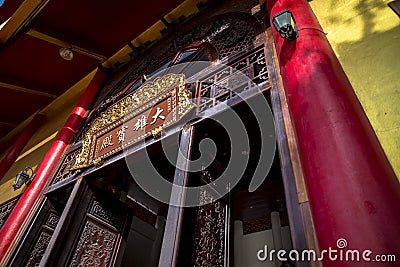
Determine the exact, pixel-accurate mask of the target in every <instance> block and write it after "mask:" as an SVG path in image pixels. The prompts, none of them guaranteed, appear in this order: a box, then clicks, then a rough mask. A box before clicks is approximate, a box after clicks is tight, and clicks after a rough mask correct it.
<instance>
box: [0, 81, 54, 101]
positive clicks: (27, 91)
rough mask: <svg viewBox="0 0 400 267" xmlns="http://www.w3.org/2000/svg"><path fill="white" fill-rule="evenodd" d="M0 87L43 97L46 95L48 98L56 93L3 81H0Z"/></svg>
mask: <svg viewBox="0 0 400 267" xmlns="http://www.w3.org/2000/svg"><path fill="white" fill-rule="evenodd" d="M0 87H3V88H7V89H10V90H14V91H19V92H24V93H28V94H32V95H38V96H44V97H48V98H52V99H54V98H56V95H53V94H49V93H45V92H41V91H38V90H32V89H28V88H24V87H21V86H16V85H12V84H8V83H3V82H0Z"/></svg>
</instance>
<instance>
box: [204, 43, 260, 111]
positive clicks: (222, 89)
mask: <svg viewBox="0 0 400 267" xmlns="http://www.w3.org/2000/svg"><path fill="white" fill-rule="evenodd" d="M199 80H200V81H201V88H200V97H201V98H200V99H199V103H198V105H199V107H198V111H199V112H202V111H204V110H206V109H208V108H211V107H213V106H214V105H215V104H217V103H218V102H223V101H225V100H227V99H229V98H232V97H234V96H236V95H237V94H239V93H241V92H243V91H246V90H248V89H250V88H252V87H254V86H255V85H261V84H263V83H264V82H267V81H268V72H267V65H266V60H265V54H264V47H260V48H258V49H257V50H255V51H252V52H250V53H248V54H246V55H244V56H243V57H241V58H239V59H237V60H235V61H233V62H230V63H229V66H226V67H225V68H222V69H219V70H218V71H215V72H212V73H207V74H206V75H204V77H199ZM260 89H261V88H260ZM215 100H218V101H215Z"/></svg>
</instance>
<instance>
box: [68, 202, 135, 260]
mask: <svg viewBox="0 0 400 267" xmlns="http://www.w3.org/2000/svg"><path fill="white" fill-rule="evenodd" d="M126 215H127V214H126V212H124V211H123V210H121V209H119V208H115V207H113V206H110V205H105V204H104V203H103V202H101V201H99V200H96V199H93V200H92V202H91V204H90V207H89V209H88V211H87V214H86V217H85V219H84V225H83V228H82V230H81V232H80V234H79V236H78V237H77V242H76V245H75V247H74V248H73V251H72V254H71V259H70V261H69V264H68V266H113V265H114V262H115V258H116V255H117V253H118V248H119V243H120V242H121V233H122V231H123V228H124V224H125V221H126V219H127V216H126Z"/></svg>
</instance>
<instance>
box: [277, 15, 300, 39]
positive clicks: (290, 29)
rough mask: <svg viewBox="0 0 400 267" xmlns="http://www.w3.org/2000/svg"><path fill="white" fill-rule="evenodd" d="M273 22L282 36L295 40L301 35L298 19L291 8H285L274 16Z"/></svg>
mask: <svg viewBox="0 0 400 267" xmlns="http://www.w3.org/2000/svg"><path fill="white" fill-rule="evenodd" d="M272 24H274V27H275V29H276V31H277V32H278V33H279V34H280V36H281V37H282V38H285V39H289V40H295V39H297V37H299V32H298V30H297V26H296V21H295V20H294V17H293V14H292V12H291V11H290V10H287V9H284V10H282V11H281V12H279V13H278V14H276V15H275V16H273V17H272Z"/></svg>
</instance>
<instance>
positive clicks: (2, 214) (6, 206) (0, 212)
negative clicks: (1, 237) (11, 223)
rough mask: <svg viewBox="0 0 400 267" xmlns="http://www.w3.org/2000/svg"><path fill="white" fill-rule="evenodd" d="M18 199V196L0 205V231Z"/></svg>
mask: <svg viewBox="0 0 400 267" xmlns="http://www.w3.org/2000/svg"><path fill="white" fill-rule="evenodd" d="M18 199H19V196H17V197H14V198H12V199H10V200H7V201H6V202H4V203H3V204H1V205H0V229H1V227H2V226H3V224H4V223H5V222H6V220H7V218H8V215H10V213H11V211H12V210H13V209H14V207H15V205H16V204H17V202H18Z"/></svg>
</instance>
